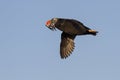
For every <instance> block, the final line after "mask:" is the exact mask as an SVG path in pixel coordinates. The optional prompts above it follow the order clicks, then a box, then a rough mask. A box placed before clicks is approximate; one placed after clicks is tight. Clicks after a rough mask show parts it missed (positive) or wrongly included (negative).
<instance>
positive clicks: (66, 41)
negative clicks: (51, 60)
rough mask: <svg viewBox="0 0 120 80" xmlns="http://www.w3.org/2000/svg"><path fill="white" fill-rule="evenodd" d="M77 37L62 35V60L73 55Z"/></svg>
mask: <svg viewBox="0 0 120 80" xmlns="http://www.w3.org/2000/svg"><path fill="white" fill-rule="evenodd" d="M75 36H76V35H70V34H67V33H65V32H63V33H62V34H61V43H60V56H61V58H67V57H68V56H70V54H71V53H72V51H73V49H74V47H75V43H74V39H75Z"/></svg>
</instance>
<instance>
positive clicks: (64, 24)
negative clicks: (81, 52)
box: [46, 18, 97, 58]
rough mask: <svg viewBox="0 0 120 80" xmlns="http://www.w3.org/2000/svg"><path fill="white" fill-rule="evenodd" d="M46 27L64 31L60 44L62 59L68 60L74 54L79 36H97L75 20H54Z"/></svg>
mask: <svg viewBox="0 0 120 80" xmlns="http://www.w3.org/2000/svg"><path fill="white" fill-rule="evenodd" d="M46 26H47V27H48V28H50V29H51V30H54V29H55V28H57V29H59V30H61V31H63V33H62V34H61V43H60V55H61V58H67V57H68V56H69V55H70V54H71V53H72V51H73V49H74V46H75V45H74V39H75V37H76V36H77V35H87V34H92V35H96V33H97V31H95V30H91V29H90V28H88V27H86V26H84V25H83V23H81V22H79V21H77V20H74V19H64V18H52V19H51V20H49V21H47V22H46Z"/></svg>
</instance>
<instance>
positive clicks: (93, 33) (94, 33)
mask: <svg viewBox="0 0 120 80" xmlns="http://www.w3.org/2000/svg"><path fill="white" fill-rule="evenodd" d="M97 33H98V31H95V30H88V34H92V35H94V36H96V35H97Z"/></svg>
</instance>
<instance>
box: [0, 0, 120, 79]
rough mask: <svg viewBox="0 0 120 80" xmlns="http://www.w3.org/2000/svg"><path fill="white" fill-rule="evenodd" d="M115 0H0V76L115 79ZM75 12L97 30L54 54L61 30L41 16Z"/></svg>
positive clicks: (119, 72)
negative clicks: (53, 28)
mask: <svg viewBox="0 0 120 80" xmlns="http://www.w3.org/2000/svg"><path fill="white" fill-rule="evenodd" d="M119 3H120V0H99V1H97V0H0V80H120V42H119V41H120V36H119V34H120V4H119ZM53 17H62V18H74V19H77V20H79V21H81V22H83V23H84V24H85V25H86V26H88V27H90V28H92V29H95V30H98V31H99V34H98V35H97V36H96V37H94V36H90V35H88V36H78V37H77V38H76V39H75V43H76V44H75V46H76V47H75V50H74V52H73V53H72V55H71V56H70V57H69V58H67V59H65V60H62V59H60V55H59V44H60V36H61V31H59V30H57V31H54V32H52V31H51V30H49V29H48V28H46V27H45V22H46V21H47V20H49V19H51V18H53Z"/></svg>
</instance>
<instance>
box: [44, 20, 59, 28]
mask: <svg viewBox="0 0 120 80" xmlns="http://www.w3.org/2000/svg"><path fill="white" fill-rule="evenodd" d="M57 21H58V19H57V18H52V19H51V20H48V21H47V22H46V24H45V25H46V26H47V27H48V28H49V29H51V30H55V24H56V23H57Z"/></svg>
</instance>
